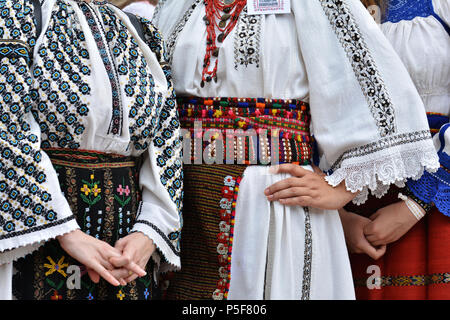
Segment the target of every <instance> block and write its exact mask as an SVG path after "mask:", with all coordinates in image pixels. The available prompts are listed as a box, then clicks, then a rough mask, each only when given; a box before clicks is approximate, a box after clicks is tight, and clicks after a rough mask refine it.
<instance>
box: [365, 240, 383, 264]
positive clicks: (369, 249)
mask: <svg viewBox="0 0 450 320" xmlns="http://www.w3.org/2000/svg"><path fill="white" fill-rule="evenodd" d="M360 250H361V251H362V252H364V253H365V254H367V255H368V256H369V257H371V258H372V259H374V260H378V259H379V258H381V257H382V256H383V255H384V254H385V253H386V246H385V245H384V246H381V247H380V248H378V249H377V248H375V247H374V246H372V245H371V244H370V243H369V241H367V239H365V238H364V240H363V241H362V243H361V244H360Z"/></svg>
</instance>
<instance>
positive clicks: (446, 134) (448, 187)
mask: <svg viewBox="0 0 450 320" xmlns="http://www.w3.org/2000/svg"><path fill="white" fill-rule="evenodd" d="M449 128H450V124H448V123H447V124H446V125H444V126H443V127H442V128H441V130H440V131H439V134H436V135H435V138H434V140H435V145H436V146H437V147H438V148H437V149H438V156H439V161H440V163H441V166H440V168H439V169H438V170H437V171H436V172H435V173H430V172H425V173H424V174H423V176H422V177H421V178H420V179H419V180H409V181H408V182H407V186H408V188H409V190H410V191H411V192H412V193H413V194H414V195H415V196H416V197H417V198H419V199H420V200H422V201H424V202H425V203H428V204H434V205H435V206H436V207H437V208H438V210H439V211H440V212H442V213H443V214H444V215H446V216H448V217H450V129H449Z"/></svg>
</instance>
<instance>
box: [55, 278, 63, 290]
mask: <svg viewBox="0 0 450 320" xmlns="http://www.w3.org/2000/svg"><path fill="white" fill-rule="evenodd" d="M63 284H64V280H61V282H60V283H59V284H58V287H57V288H56V290H59V289H61V287H62V286H63Z"/></svg>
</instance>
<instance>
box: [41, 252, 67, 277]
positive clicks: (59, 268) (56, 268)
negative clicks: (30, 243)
mask: <svg viewBox="0 0 450 320" xmlns="http://www.w3.org/2000/svg"><path fill="white" fill-rule="evenodd" d="M64 258H65V257H64V256H62V257H61V259H59V261H58V263H55V261H53V259H52V258H50V257H47V260H48V261H50V263H51V264H48V263H44V267H46V268H48V269H49V270H48V271H47V272H46V273H45V276H48V275H51V274H52V273H55V272H59V273H60V274H61V275H62V276H63V277H64V278H65V277H67V273H65V272H64V268H66V267H68V266H69V264H68V263H64Z"/></svg>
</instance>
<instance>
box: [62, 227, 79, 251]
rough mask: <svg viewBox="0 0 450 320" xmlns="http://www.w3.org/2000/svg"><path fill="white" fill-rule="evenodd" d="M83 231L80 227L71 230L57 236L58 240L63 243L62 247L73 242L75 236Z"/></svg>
mask: <svg viewBox="0 0 450 320" xmlns="http://www.w3.org/2000/svg"><path fill="white" fill-rule="evenodd" d="M80 232H81V233H83V231H81V230H80V229H75V230H73V231H71V232H68V233H65V234H62V235H60V236H57V237H56V240H58V242H59V244H60V245H61V247H64V246H65V245H68V244H70V243H72V242H74V240H75V238H76V237H77V235H78V234H79V233H80Z"/></svg>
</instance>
